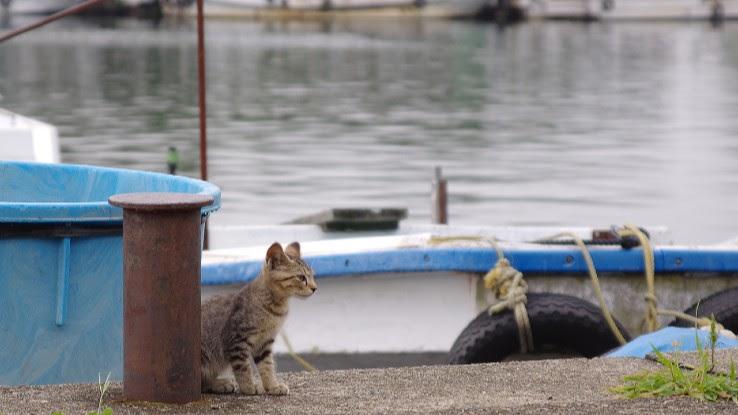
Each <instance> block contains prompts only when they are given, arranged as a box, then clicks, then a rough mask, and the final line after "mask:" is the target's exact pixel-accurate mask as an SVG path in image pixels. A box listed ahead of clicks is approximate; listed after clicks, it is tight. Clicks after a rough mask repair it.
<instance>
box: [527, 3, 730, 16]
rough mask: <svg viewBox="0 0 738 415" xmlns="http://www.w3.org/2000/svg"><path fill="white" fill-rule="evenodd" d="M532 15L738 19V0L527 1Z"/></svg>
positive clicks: (529, 13)
mask: <svg viewBox="0 0 738 415" xmlns="http://www.w3.org/2000/svg"><path fill="white" fill-rule="evenodd" d="M519 6H520V7H522V8H523V9H524V11H525V14H526V15H527V16H528V17H529V18H540V19H595V20H708V19H735V18H738V0H525V1H521V2H520V3H519Z"/></svg>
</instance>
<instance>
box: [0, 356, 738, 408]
mask: <svg viewBox="0 0 738 415" xmlns="http://www.w3.org/2000/svg"><path fill="white" fill-rule="evenodd" d="M733 356H736V354H733ZM736 360H738V359H736ZM657 367H658V366H657V365H656V364H655V363H653V362H650V361H647V360H640V359H599V358H598V359H589V360H588V359H562V360H539V361H524V362H509V363H490V364H480V365H468V366H421V367H404V368H389V369H361V370H332V371H319V372H314V373H306V372H300V373H285V374H281V376H282V377H283V378H284V379H285V380H286V382H287V383H288V385H289V386H290V395H289V396H285V397H272V396H255V397H254V396H241V395H230V396H219V395H203V398H202V399H201V400H200V401H197V402H193V403H190V404H186V405H165V404H155V403H143V402H137V403H136V402H123V401H122V387H121V385H120V384H114V385H112V386H111V389H110V391H109V393H108V395H107V396H106V399H105V400H106V405H109V406H111V407H112V408H113V412H114V413H115V414H160V413H177V414H236V413H238V414H243V413H246V414H252V413H253V414H345V413H350V414H406V413H407V414H410V413H417V414H485V413H500V414H507V413H510V414H512V413H515V414H541V413H546V414H570V413H597V414H600V415H601V414H644V413H648V414H669V415H672V414H675V413H689V414H704V413H711V414H718V413H732V414H736V413H738V405H736V404H734V403H732V402H720V403H705V402H700V401H697V400H694V399H690V398H671V399H637V400H627V399H623V398H621V397H619V396H617V395H615V394H612V393H611V392H609V391H608V389H609V388H610V387H612V386H615V385H616V384H618V383H619V382H620V380H621V378H622V377H623V376H624V375H626V374H632V373H636V372H639V371H643V370H646V369H655V368H657ZM98 398H99V393H98V386H97V385H96V384H75V385H51V386H22V387H0V413H1V414H4V415H10V414H49V413H51V412H52V411H56V410H58V411H63V412H64V413H65V414H67V415H69V414H80V413H85V412H87V411H90V410H93V409H95V408H96V406H97V400H98Z"/></svg>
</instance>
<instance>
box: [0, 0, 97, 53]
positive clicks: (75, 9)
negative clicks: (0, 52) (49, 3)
mask: <svg viewBox="0 0 738 415" xmlns="http://www.w3.org/2000/svg"><path fill="white" fill-rule="evenodd" d="M104 1H105V0H87V1H85V2H83V3H80V4H78V5H76V6H72V7H70V8H68V9H64V10H62V11H60V12H57V13H54V14H52V15H50V16H48V17H45V18H43V19H41V20H39V21H38V22H35V23H32V24H29V25H26V26H23V27H19V28H18V29H15V30H11V31H9V32H6V33H3V34H2V35H0V43H2V42H5V41H6V40H10V39H12V38H14V37H16V36H18V35H20V34H22V33H26V32H28V31H31V30H33V29H37V28H39V27H41V26H44V25H47V24H49V23H51V22H53V21H54V20H59V19H61V18H62V17H67V16H70V15H73V14H76V13H80V12H82V11H85V10H87V9H89V8H90V7H92V6H97V5H98V4H100V3H102V2H104Z"/></svg>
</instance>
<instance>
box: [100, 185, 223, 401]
mask: <svg viewBox="0 0 738 415" xmlns="http://www.w3.org/2000/svg"><path fill="white" fill-rule="evenodd" d="M108 201H109V202H110V204H111V205H113V206H118V207H121V208H123V263H124V265H123V275H124V277H123V278H124V284H123V397H124V399H126V400H136V401H155V402H170V403H184V402H191V401H195V400H198V399H200V265H201V264H200V259H201V242H200V238H201V234H200V223H201V217H200V208H201V207H203V206H207V205H210V204H211V203H213V198H212V197H211V196H206V195H197V194H187V193H129V194H119V195H114V196H111V197H110V199H109V200H108Z"/></svg>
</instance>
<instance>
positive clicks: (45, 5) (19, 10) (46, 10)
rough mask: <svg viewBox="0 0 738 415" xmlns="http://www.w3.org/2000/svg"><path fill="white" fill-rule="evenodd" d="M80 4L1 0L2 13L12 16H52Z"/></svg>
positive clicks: (73, 0) (72, 1)
mask: <svg viewBox="0 0 738 415" xmlns="http://www.w3.org/2000/svg"><path fill="white" fill-rule="evenodd" d="M78 3H80V0H0V11H2V12H5V13H12V14H51V13H55V12H58V11H60V10H64V9H66V8H68V7H71V6H74V5H75V4H78Z"/></svg>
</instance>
